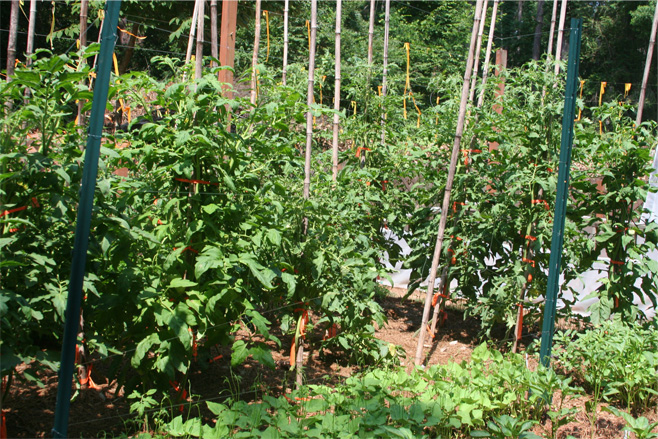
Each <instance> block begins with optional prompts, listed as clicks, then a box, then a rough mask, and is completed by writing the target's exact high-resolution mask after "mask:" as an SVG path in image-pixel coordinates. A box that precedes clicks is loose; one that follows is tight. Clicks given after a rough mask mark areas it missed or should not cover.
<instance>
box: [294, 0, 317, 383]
mask: <svg viewBox="0 0 658 439" xmlns="http://www.w3.org/2000/svg"><path fill="white" fill-rule="evenodd" d="M317 15H318V1H317V0H311V40H310V50H309V56H308V90H307V95H306V105H307V106H308V111H307V112H306V154H305V160H304V199H305V200H308V199H309V198H310V193H311V147H312V144H313V112H312V111H311V105H313V89H314V87H315V38H316V35H317V29H318V19H317ZM303 221H304V223H303V225H302V231H303V233H304V235H306V234H307V232H308V218H307V217H304V220H303ZM298 341H299V346H298V348H297V356H296V362H297V364H296V365H295V368H296V382H297V387H299V386H301V385H302V378H303V376H302V367H303V366H304V343H303V341H302V338H301V337H300V338H299V340H298Z"/></svg>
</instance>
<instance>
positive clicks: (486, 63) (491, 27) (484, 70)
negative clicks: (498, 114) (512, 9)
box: [477, 0, 500, 108]
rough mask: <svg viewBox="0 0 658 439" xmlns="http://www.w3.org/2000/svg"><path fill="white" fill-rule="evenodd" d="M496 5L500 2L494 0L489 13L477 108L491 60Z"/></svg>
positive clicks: (481, 102) (482, 98)
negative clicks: (489, 22)
mask: <svg viewBox="0 0 658 439" xmlns="http://www.w3.org/2000/svg"><path fill="white" fill-rule="evenodd" d="M498 3H500V0H494V4H493V10H492V11H491V24H490V25H489V39H488V40H487V53H486V55H485V56H484V66H483V67H482V89H481V90H480V95H479V96H478V102H477V107H478V108H480V107H482V104H483V103H484V90H485V88H486V86H487V78H488V77H489V62H490V59H491V48H492V46H493V39H494V32H495V30H496V15H497V13H498Z"/></svg>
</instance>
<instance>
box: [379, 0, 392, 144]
mask: <svg viewBox="0 0 658 439" xmlns="http://www.w3.org/2000/svg"><path fill="white" fill-rule="evenodd" d="M390 20H391V0H386V10H385V12H384V71H383V73H382V97H386V92H387V87H386V80H387V76H388V31H389V24H390ZM385 124H386V107H385V106H384V105H382V121H381V125H382V145H383V144H384V142H385V141H386V129H385V128H384V125H385Z"/></svg>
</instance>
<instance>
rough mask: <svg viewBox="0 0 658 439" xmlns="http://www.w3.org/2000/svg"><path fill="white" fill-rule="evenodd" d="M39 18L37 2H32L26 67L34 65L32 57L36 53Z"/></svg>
mask: <svg viewBox="0 0 658 439" xmlns="http://www.w3.org/2000/svg"><path fill="white" fill-rule="evenodd" d="M36 17H37V0H30V22H29V24H28V26H27V48H26V51H25V52H26V55H27V59H26V60H25V64H26V65H28V66H29V65H30V64H32V60H31V59H30V55H32V54H33V53H34V27H35V24H36Z"/></svg>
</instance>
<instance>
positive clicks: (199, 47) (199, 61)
mask: <svg viewBox="0 0 658 439" xmlns="http://www.w3.org/2000/svg"><path fill="white" fill-rule="evenodd" d="M197 1H198V2H199V12H198V17H197V30H196V55H195V56H196V59H195V61H196V62H195V64H194V79H201V75H202V73H203V43H204V41H203V24H204V21H205V20H204V18H205V14H204V11H205V5H206V0H197Z"/></svg>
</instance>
